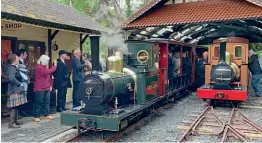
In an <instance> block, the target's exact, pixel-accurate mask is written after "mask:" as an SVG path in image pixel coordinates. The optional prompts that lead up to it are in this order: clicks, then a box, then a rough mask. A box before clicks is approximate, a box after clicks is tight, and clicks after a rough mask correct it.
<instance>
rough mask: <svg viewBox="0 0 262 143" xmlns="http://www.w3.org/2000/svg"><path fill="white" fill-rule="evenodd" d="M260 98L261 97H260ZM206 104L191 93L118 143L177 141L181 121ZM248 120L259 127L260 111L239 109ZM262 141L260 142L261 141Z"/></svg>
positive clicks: (212, 139) (213, 139)
mask: <svg viewBox="0 0 262 143" xmlns="http://www.w3.org/2000/svg"><path fill="white" fill-rule="evenodd" d="M261 98H262V97H261ZM205 107H206V103H205V102H204V101H202V100H200V99H198V98H197V96H196V94H195V93H193V94H192V95H189V96H187V97H184V98H183V99H180V101H177V102H176V103H174V104H173V106H172V107H171V108H169V109H167V110H164V111H162V112H161V113H160V116H158V117H156V118H155V119H153V120H152V121H151V122H149V123H148V124H147V125H145V126H143V127H141V128H140V129H139V130H135V131H134V132H133V133H131V134H128V135H126V136H125V137H122V138H121V139H120V140H119V141H120V142H174V141H178V140H179V138H180V137H181V136H182V134H183V132H184V131H182V130H180V129H178V128H177V126H179V125H184V124H183V123H182V121H185V120H188V119H190V118H191V117H190V116H189V115H190V114H196V113H194V111H203V110H204V109H205ZM215 110H216V111H218V112H220V111H223V112H226V113H230V110H231V108H229V107H217V108H215ZM241 111H242V113H244V114H245V115H246V116H247V117H248V118H250V119H252V121H254V122H255V123H257V124H258V125H259V126H262V109H247V108H241ZM188 141H194V142H199V141H200V142H220V141H221V138H218V137H217V136H209V135H200V136H191V137H190V138H189V140H188ZM261 141H262V140H261Z"/></svg>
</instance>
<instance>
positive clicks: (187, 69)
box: [182, 53, 192, 82]
mask: <svg viewBox="0 0 262 143" xmlns="http://www.w3.org/2000/svg"><path fill="white" fill-rule="evenodd" d="M182 64H183V65H182V72H183V74H186V75H187V79H188V81H189V82H191V73H192V64H191V61H190V58H189V57H188V56H187V53H183V57H182Z"/></svg>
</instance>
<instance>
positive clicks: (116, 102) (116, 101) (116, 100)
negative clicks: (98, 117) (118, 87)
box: [115, 97, 118, 113]
mask: <svg viewBox="0 0 262 143" xmlns="http://www.w3.org/2000/svg"><path fill="white" fill-rule="evenodd" d="M117 104H118V99H117V97H116V98H115V111H116V113H118V109H117Z"/></svg>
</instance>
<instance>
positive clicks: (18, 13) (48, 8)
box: [1, 0, 109, 33]
mask: <svg viewBox="0 0 262 143" xmlns="http://www.w3.org/2000/svg"><path fill="white" fill-rule="evenodd" d="M1 2H2V3H1V17H2V19H12V20H17V21H21V22H27V23H28V22H29V21H30V22H32V23H33V24H37V25H41V24H44V23H45V22H46V24H48V25H49V26H50V25H51V26H52V25H53V26H54V25H56V27H55V28H58V27H59V26H60V27H61V28H62V29H66V28H69V29H67V30H73V29H74V28H75V30H77V31H82V32H89V31H93V32H95V33H96V32H107V31H108V30H109V29H107V28H106V27H104V26H103V25H102V24H100V23H98V22H97V21H95V20H93V19H92V18H91V17H88V16H86V15H84V14H82V13H80V12H78V11H77V10H76V9H74V8H73V7H70V6H66V5H61V4H58V3H54V2H51V1H49V0H1ZM23 18H24V20H25V21H23ZM26 19H27V20H26ZM36 21H40V22H36ZM34 22H35V23H34ZM57 25H59V26H58V27H57ZM67 26H68V27H67Z"/></svg>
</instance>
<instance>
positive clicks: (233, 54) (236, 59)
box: [197, 37, 249, 103]
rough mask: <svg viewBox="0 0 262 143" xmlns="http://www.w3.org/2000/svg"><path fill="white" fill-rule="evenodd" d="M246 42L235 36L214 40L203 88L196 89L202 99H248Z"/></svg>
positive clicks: (239, 100)
mask: <svg viewBox="0 0 262 143" xmlns="http://www.w3.org/2000/svg"><path fill="white" fill-rule="evenodd" d="M248 44H249V42H248V40H247V39H244V38H238V37H228V38H221V39H217V40H215V41H214V42H213V44H212V45H210V47H209V52H208V55H209V56H208V57H209V59H208V63H207V64H206V65H205V71H206V72H205V85H204V86H202V87H200V88H198V89H197V95H198V97H199V98H201V99H211V101H212V103H213V102H214V101H234V103H237V102H241V101H246V100H247V86H248V76H249V75H248Z"/></svg>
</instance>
